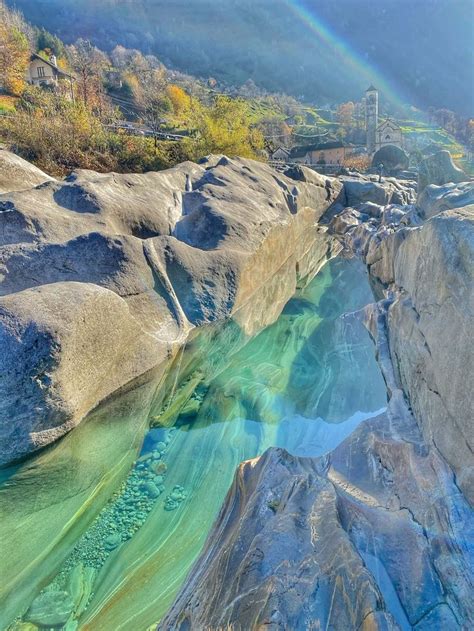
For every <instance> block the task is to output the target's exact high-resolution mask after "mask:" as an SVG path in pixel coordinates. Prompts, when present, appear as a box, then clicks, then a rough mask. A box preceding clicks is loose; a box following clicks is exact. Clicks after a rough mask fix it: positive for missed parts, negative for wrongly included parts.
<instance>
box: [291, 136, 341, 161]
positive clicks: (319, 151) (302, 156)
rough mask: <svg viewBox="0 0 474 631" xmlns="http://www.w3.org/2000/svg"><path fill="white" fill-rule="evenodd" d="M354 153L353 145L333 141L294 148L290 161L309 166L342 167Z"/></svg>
mask: <svg viewBox="0 0 474 631" xmlns="http://www.w3.org/2000/svg"><path fill="white" fill-rule="evenodd" d="M352 152H353V147H352V145H348V144H345V143H343V142H340V141H333V142H326V143H322V144H316V145H307V146H302V147H293V149H292V150H291V152H290V157H289V160H288V161H289V162H299V163H301V164H309V165H317V164H332V165H336V164H337V165H342V164H343V163H344V160H345V158H346V157H347V156H349V155H351V154H352Z"/></svg>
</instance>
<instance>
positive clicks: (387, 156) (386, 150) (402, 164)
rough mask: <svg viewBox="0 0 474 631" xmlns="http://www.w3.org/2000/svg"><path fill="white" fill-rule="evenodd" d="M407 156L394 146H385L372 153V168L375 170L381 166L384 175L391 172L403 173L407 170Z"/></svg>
mask: <svg viewBox="0 0 474 631" xmlns="http://www.w3.org/2000/svg"><path fill="white" fill-rule="evenodd" d="M409 161H410V160H409V157H408V154H407V153H406V152H405V151H403V149H401V148H400V147H397V146H396V145H385V146H384V147H381V148H380V149H379V150H378V151H376V152H375V153H374V157H373V158H372V166H373V167H375V168H377V167H379V166H380V165H381V164H382V165H383V167H384V172H385V173H391V172H393V171H404V170H405V169H408V164H409Z"/></svg>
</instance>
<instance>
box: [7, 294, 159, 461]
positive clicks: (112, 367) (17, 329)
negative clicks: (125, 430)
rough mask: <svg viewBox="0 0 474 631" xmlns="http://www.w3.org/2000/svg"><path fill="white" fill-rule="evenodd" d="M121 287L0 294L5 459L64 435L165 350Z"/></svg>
mask: <svg viewBox="0 0 474 631" xmlns="http://www.w3.org/2000/svg"><path fill="white" fill-rule="evenodd" d="M165 353H166V347H165V346H164V344H163V343H160V342H159V340H157V339H155V338H154V337H153V336H151V335H149V334H147V333H146V332H145V331H144V330H143V329H142V328H141V326H140V323H139V322H138V321H137V320H136V319H135V318H134V317H133V316H132V315H131V313H130V309H129V307H128V305H127V303H126V302H125V301H124V300H123V299H122V298H120V297H119V296H118V295H117V294H115V293H114V292H112V291H110V290H108V289H104V288H102V287H98V286H97V285H93V284H90V283H72V282H61V283H51V284H48V285H43V286H40V287H35V288H31V289H26V290H24V291H19V292H17V293H14V294H10V295H8V296H3V297H2V298H0V354H1V357H2V361H1V367H0V418H1V421H2V422H1V424H0V436H1V444H2V450H1V460H0V462H1V463H2V464H4V463H7V462H10V461H12V460H16V459H18V458H21V457H23V456H25V455H27V454H28V453H30V452H31V451H33V450H35V449H38V448H39V447H43V446H45V445H47V444H49V443H50V442H52V441H54V440H56V439H58V438H59V437H60V436H62V435H63V434H64V433H65V432H67V431H69V430H70V429H72V428H73V427H74V426H75V425H77V423H78V422H79V421H80V420H81V419H82V418H83V417H84V416H85V415H86V414H87V413H88V412H89V411H90V410H91V409H92V408H93V407H95V405H96V404H97V402H98V401H100V400H102V399H104V398H105V397H106V396H107V395H108V394H110V393H111V392H113V391H114V390H116V389H118V388H120V387H121V386H123V385H125V384H126V383H128V382H129V381H130V380H131V379H133V378H134V377H136V376H138V375H140V374H142V373H144V372H146V371H147V370H148V369H150V368H152V367H153V366H155V365H156V364H157V361H158V360H159V358H160V357H161V358H162V360H163V358H164V357H165Z"/></svg>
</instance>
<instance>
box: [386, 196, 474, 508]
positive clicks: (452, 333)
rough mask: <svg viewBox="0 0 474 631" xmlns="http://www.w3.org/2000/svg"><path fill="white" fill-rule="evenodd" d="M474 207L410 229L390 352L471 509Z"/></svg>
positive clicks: (402, 253)
mask: <svg viewBox="0 0 474 631" xmlns="http://www.w3.org/2000/svg"><path fill="white" fill-rule="evenodd" d="M473 263H474V206H468V207H466V208H461V209H455V210H449V211H445V212H443V213H441V214H438V215H436V216H435V217H433V218H432V219H430V220H429V221H427V222H426V223H425V224H424V225H423V226H422V227H420V228H414V229H411V230H408V231H407V232H406V234H405V239H404V240H403V243H401V244H400V246H399V248H398V249H397V252H396V254H395V256H394V282H395V285H396V287H397V288H399V290H398V295H397V298H396V300H395V302H394V304H393V305H392V307H391V308H390V311H389V317H390V319H389V322H390V345H391V350H392V356H393V360H394V363H395V365H396V366H397V368H398V372H399V376H400V379H401V383H402V385H403V389H404V390H405V392H406V394H407V396H408V398H409V400H410V403H411V405H412V407H413V409H414V411H415V416H416V417H417V419H418V421H419V422H420V424H421V427H422V429H423V432H424V435H425V437H426V439H427V440H432V441H433V442H434V443H435V444H436V446H437V448H438V449H439V450H440V452H441V453H442V454H443V456H444V457H445V458H446V460H447V461H448V462H449V463H450V465H451V466H452V467H453V469H454V471H455V472H456V476H457V482H458V484H459V486H460V487H461V488H462V489H463V491H464V492H465V493H466V496H467V497H468V499H469V500H470V502H471V503H472V504H474V455H473V450H474V424H473V419H474V407H473V398H472V392H474V373H473V371H472V366H473V363H474V336H473V334H472V332H473V331H474V264H473Z"/></svg>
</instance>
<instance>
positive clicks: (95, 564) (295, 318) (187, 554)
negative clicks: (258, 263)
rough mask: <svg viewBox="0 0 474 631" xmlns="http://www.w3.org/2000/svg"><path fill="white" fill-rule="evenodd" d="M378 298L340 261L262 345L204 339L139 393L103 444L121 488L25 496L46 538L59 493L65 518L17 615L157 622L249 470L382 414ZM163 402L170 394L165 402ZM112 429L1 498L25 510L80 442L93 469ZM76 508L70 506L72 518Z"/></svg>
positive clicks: (90, 427) (75, 622)
mask: <svg viewBox="0 0 474 631" xmlns="http://www.w3.org/2000/svg"><path fill="white" fill-rule="evenodd" d="M371 301H372V296H371V293H370V289H369V286H368V282H367V278H366V275H365V271H364V269H363V267H362V266H361V265H360V263H358V262H357V261H355V260H352V261H346V260H343V259H339V260H334V261H332V262H331V263H330V264H328V265H327V266H326V267H325V268H324V269H323V270H322V272H321V273H320V274H319V275H318V277H317V278H316V279H315V280H314V281H313V282H312V283H311V284H309V285H308V286H307V287H306V288H305V289H304V290H302V291H300V292H299V293H298V295H297V296H295V298H293V299H292V300H291V301H290V302H289V303H288V305H287V306H286V308H285V310H284V312H283V313H282V315H281V316H280V318H279V319H278V321H277V322H275V324H273V325H272V326H270V327H268V328H267V329H265V330H264V331H262V332H261V333H260V334H259V335H257V336H256V337H254V338H253V339H251V340H245V339H243V336H242V333H241V332H240V330H239V328H238V327H237V325H236V324H235V323H232V322H231V323H228V324H227V325H225V326H224V327H222V328H221V329H220V330H217V329H212V330H209V331H206V332H203V333H201V334H199V335H198V336H196V337H195V338H194V340H192V341H191V342H190V343H189V344H188V345H187V349H186V350H185V351H184V352H183V353H181V354H180V355H179V357H178V358H177V360H176V362H175V367H174V369H172V370H170V372H169V373H168V375H167V376H166V378H165V381H164V384H162V386H161V387H160V388H159V389H158V390H157V389H156V384H155V386H154V387H151V386H142V390H143V392H142V397H141V398H140V405H138V404H136V405H135V406H134V405H132V407H131V409H130V410H129V415H128V420H123V426H122V427H121V428H119V429H118V430H117V434H115V435H114V434H113V430H114V428H113V424H112V428H111V430H110V431H111V432H112V433H111V435H110V438H111V439H112V440H113V441H114V442H113V443H112V444H110V447H109V446H108V445H106V444H103V443H101V448H102V449H104V450H105V451H108V452H109V455H108V458H107V462H108V463H109V466H110V467H111V469H112V470H113V468H114V464H113V463H114V459H118V458H119V457H120V458H122V459H123V454H127V458H128V460H127V462H130V459H131V458H133V459H134V464H133V467H132V469H131V471H130V472H129V473H128V475H127V476H126V477H125V479H123V477H122V482H121V483H120V480H119V481H118V483H116V484H115V485H112V484H110V485H107V484H103V483H102V482H98V480H97V478H94V476H91V480H92V481H91V480H90V481H89V486H88V487H87V489H86V490H87V491H88V493H85V494H84V496H83V497H79V493H78V492H77V491H73V496H72V497H73V499H72V500H71V493H70V491H71V486H70V482H69V481H68V480H64V479H63V478H62V477H61V476H58V477H57V478H53V479H52V480H51V481H50V482H48V484H49V487H48V488H47V489H46V491H45V493H46V495H45V497H44V498H43V500H42V502H43V503H41V502H40V503H39V504H38V502H32V499H31V498H29V499H28V498H27V501H28V502H30V504H29V505H28V507H25V506H24V510H26V511H28V513H29V519H30V520H31V521H30V526H31V528H32V529H34V527H35V522H36V521H37V522H40V521H42V524H43V526H42V528H43V529H44V531H45V532H46V533H47V530H48V526H47V522H48V519H49V518H50V513H51V511H49V512H48V507H50V505H51V503H52V501H51V499H50V498H52V497H53V496H54V497H55V498H56V499H55V501H57V502H59V510H56V513H58V514H59V515H61V512H62V514H63V523H62V524H58V523H56V524H55V525H56V528H57V526H58V525H60V530H61V529H62V531H63V532H62V536H59V537H57V541H56V546H55V550H56V554H54V553H53V551H50V552H48V553H47V554H43V553H42V552H41V553H40V552H39V551H38V550H37V549H35V546H34V545H33V546H32V548H31V549H30V550H29V555H30V558H28V556H27V555H25V554H23V556H22V557H21V559H20V558H18V559H17V562H18V561H20V562H23V563H25V564H26V566H27V567H28V566H29V567H30V570H29V571H25V572H24V574H23V576H22V577H21V580H20V581H17V583H16V584H17V585H18V591H17V592H15V593H16V597H15V598H14V601H15V607H16V610H15V609H14V608H13V607H11V608H10V611H11V613H12V614H13V615H15V614H19V613H20V614H23V620H27V621H29V622H33V623H34V624H36V625H39V626H42V627H43V628H45V627H47V625H48V621H49V623H50V622H51V620H53V619H55V620H56V623H55V625H56V627H58V626H59V627H61V625H63V628H65V629H67V630H68V631H72V630H73V629H76V628H80V629H131V628H133V629H146V628H147V627H148V626H149V625H150V624H152V623H153V622H156V621H157V620H158V619H159V618H160V617H161V616H162V615H163V613H164V612H165V610H166V609H167V607H168V606H169V605H170V603H171V601H172V599H173V597H174V596H175V594H176V592H177V590H178V588H179V587H180V585H181V583H182V581H183V580H184V578H185V576H186V573H187V572H188V570H189V568H190V566H191V564H192V562H193V561H194V559H195V558H196V556H197V555H198V553H199V552H200V549H201V547H202V545H203V543H204V541H205V538H206V535H207V533H208V532H209V529H210V527H211V525H212V522H213V520H214V519H215V517H216V515H217V512H218V510H219V507H220V505H221V504H222V501H223V499H224V497H225V493H226V492H227V489H228V488H229V486H230V483H231V480H232V477H233V474H234V471H235V468H236V466H237V465H238V464H239V463H240V462H241V461H242V460H245V459H248V458H252V457H255V456H256V455H258V454H261V453H263V451H265V450H266V449H267V448H268V447H270V446H272V445H278V446H282V447H285V448H286V449H288V450H289V451H290V452H291V453H293V454H295V455H305V456H318V455H321V454H324V453H327V452H329V451H331V450H332V449H334V448H335V447H336V446H337V445H338V444H339V443H340V442H341V441H342V440H344V438H345V437H346V436H348V435H349V434H350V433H351V432H352V431H353V430H354V428H355V427H356V426H357V425H358V424H359V423H360V422H361V421H362V420H363V419H364V418H368V417H371V416H374V415H376V414H378V413H379V412H380V411H381V409H383V408H384V406H385V403H386V391H385V386H384V383H383V381H382V378H381V375H380V373H379V370H378V366H377V364H376V362H375V358H374V348H373V345H372V343H371V341H370V339H369V336H368V334H367V332H366V331H365V329H364V327H363V325H362V324H361V323H360V321H359V319H358V317H357V315H356V314H354V312H355V311H357V310H358V309H360V308H361V307H363V306H364V305H365V304H367V303H368V302H371ZM158 391H159V392H161V395H159V396H158V395H157V392H158ZM166 391H167V392H168V395H169V393H170V392H172V394H173V396H172V397H170V396H168V398H167V399H165V400H164V401H163V400H162V397H163V393H165V394H166ZM128 396H130V395H128ZM144 402H145V403H144ZM147 406H148V407H147ZM140 409H146V410H147V412H150V411H151V412H150V414H151V416H152V417H158V418H157V419H156V421H157V422H158V423H161V424H162V425H164V426H166V427H161V428H155V429H152V430H151V431H149V432H148V433H147V435H146V437H145V440H144V441H143V445H142V448H141V452H140V454H138V458H137V456H136V451H135V450H136V443H135V441H134V440H132V439H131V438H130V437H131V436H132V435H133V436H135V435H136V431H139V428H141V427H143V414H140V413H138V411H139V410H140ZM108 421H110V419H108V420H107V421H106V420H105V419H104V418H103V416H101V419H100V421H99V422H98V421H97V419H96V420H95V421H94V420H93V419H91V420H89V422H88V423H85V424H84V428H86V427H87V430H85V429H84V428H81V427H80V428H79V429H78V430H77V431H75V432H73V433H72V434H70V435H69V436H68V437H66V439H65V440H64V441H62V442H61V443H60V444H59V445H58V446H56V447H55V448H53V449H52V450H50V452H49V455H48V458H49V460H48V461H47V462H46V463H45V462H44V457H43V460H41V457H40V458H38V459H36V461H33V463H34V464H33V465H31V464H30V465H25V468H24V470H23V471H22V470H20V472H16V473H15V474H14V475H13V476H12V478H11V480H10V482H9V484H8V486H5V488H4V489H3V491H4V494H5V496H6V497H7V499H8V498H9V497H12V494H14V493H16V494H17V495H16V497H17V501H20V500H19V497H18V491H19V490H21V489H22V488H24V487H25V485H29V487H30V488H34V487H35V484H36V479H37V476H38V475H39V476H40V477H41V470H42V468H44V467H46V469H45V471H48V470H50V469H48V468H47V466H49V467H50V468H51V466H52V464H51V463H54V462H56V459H57V458H59V457H60V456H61V453H63V457H64V445H67V443H68V441H69V443H70V445H75V444H77V441H78V440H79V439H81V436H80V433H81V432H82V433H83V434H84V437H83V438H82V439H81V443H82V447H81V448H79V452H80V454H81V456H80V457H81V458H84V457H85V458H86V457H87V449H85V451H81V449H84V444H83V441H84V440H89V441H91V443H93V442H94V440H95V438H94V436H95V432H96V431H97V432H99V434H100V431H101V426H102V425H103V424H104V423H105V424H106V425H107V426H109V425H111V423H110V422H108ZM118 425H119V426H120V423H118ZM172 426H174V427H172ZM167 428H168V429H167ZM127 432H128V433H129V434H130V436H129V437H128V438H127V437H126V436H125V434H126V433H127ZM119 434H120V435H119ZM115 440H117V441H118V443H119V444H120V447H119V448H116V446H115ZM61 445H62V446H61ZM110 453H112V454H113V455H112V459H111V456H110ZM56 454H57V455H56ZM62 462H63V461H62ZM95 466H96V467H97V466H98V460H97V462H96V465H95ZM66 468H67V467H66ZM20 469H21V468H20ZM85 469H87V467H86V468H85ZM79 473H80V474H81V473H82V471H81V470H80V471H79ZM48 475H49V474H48ZM105 477H106V475H104V478H105ZM43 479H44V480H46V478H45V477H44V476H43ZM47 479H48V480H49V477H48V478H47ZM94 485H97V486H98V487H99V488H102V489H103V488H105V489H106V491H107V492H108V496H109V498H111V500H110V501H109V503H108V504H107V505H106V506H105V507H104V508H103V502H102V504H100V502H97V499H96V497H97V495H99V493H98V491H97V492H95V493H90V488H92V487H93V488H95V486H94ZM43 490H45V489H43ZM48 493H49V495H48ZM71 501H72V503H73V506H72V508H71V507H69V508H68V509H67V510H65V509H64V510H63V508H62V506H63V504H64V505H66V504H67V502H71ZM101 509H102V510H101ZM20 512H21V511H20ZM84 515H89V519H84ZM45 519H46V525H45V523H44V520H45ZM65 524H66V525H65ZM74 524H76V525H77V527H76V529H74V527H73V526H74ZM71 530H72V531H73V536H69V533H70V531H71ZM16 535H17V536H18V537H20V538H21V537H23V538H26V536H27V531H26V530H25V529H24V528H23V529H22V528H21V527H19V528H17V529H16ZM55 536H56V535H55ZM67 548H69V550H67ZM27 554H28V553H27ZM39 558H41V562H42V563H41V567H42V571H41V572H40V571H39V570H38V564H37V562H36V561H37V559H39ZM61 558H62V562H61V563H60V562H59V561H60V560H61ZM48 564H49V571H46V570H45V567H48ZM25 586H26V587H25ZM41 590H43V591H42V593H40V594H39V596H38V593H39V592H40V591H41ZM9 591H10V595H11V594H12V590H11V589H10V590H9ZM34 596H36V599H35V600H34V602H33V603H32V601H33V599H34ZM28 607H29V609H28ZM27 609H28V611H26V610H27ZM25 611H26V613H25ZM10 621H11V616H10V619H9V620H8V621H7V622H10ZM51 626H52V625H51Z"/></svg>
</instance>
